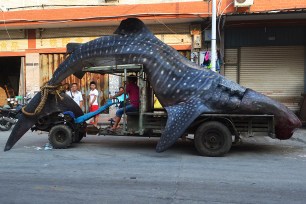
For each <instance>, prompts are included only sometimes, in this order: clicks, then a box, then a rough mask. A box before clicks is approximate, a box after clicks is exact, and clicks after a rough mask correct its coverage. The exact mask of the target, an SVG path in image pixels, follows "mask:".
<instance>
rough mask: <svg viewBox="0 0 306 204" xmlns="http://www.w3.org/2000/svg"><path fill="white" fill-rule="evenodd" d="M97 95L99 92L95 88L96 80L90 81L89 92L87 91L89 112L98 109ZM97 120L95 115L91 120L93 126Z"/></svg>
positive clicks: (97, 117)
mask: <svg viewBox="0 0 306 204" xmlns="http://www.w3.org/2000/svg"><path fill="white" fill-rule="evenodd" d="M98 95H99V92H98V90H97V89H96V82H94V81H92V82H90V92H89V101H88V105H89V111H90V112H94V111H96V110H98V109H99V104H98ZM98 120H99V115H96V116H95V117H94V121H93V124H94V125H95V126H97V125H98Z"/></svg>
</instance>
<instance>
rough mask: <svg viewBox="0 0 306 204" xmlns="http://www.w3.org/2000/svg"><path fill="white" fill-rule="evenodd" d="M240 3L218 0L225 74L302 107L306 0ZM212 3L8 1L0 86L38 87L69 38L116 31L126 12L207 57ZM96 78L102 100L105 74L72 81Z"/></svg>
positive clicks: (190, 53)
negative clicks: (300, 104)
mask: <svg viewBox="0 0 306 204" xmlns="http://www.w3.org/2000/svg"><path fill="white" fill-rule="evenodd" d="M247 1H250V0H247ZM237 2H241V1H237V0H220V1H219V0H217V11H218V19H217V25H218V39H217V41H218V49H219V50H220V53H221V58H222V61H223V62H224V63H223V66H221V74H224V75H225V76H226V77H228V78H230V79H232V80H234V81H236V82H238V83H240V84H241V85H243V86H246V87H250V88H253V89H255V90H257V91H260V92H262V93H264V94H267V95H268V96H271V97H272V98H274V99H276V100H279V101H281V102H283V103H285V104H286V105H287V106H289V107H290V108H291V109H292V110H295V111H296V110H298V108H299V104H298V103H299V102H300V100H301V97H300V94H301V93H302V92H305V89H306V88H305V61H306V54H305V46H306V43H305V42H306V40H305V36H306V35H305V32H306V31H305V27H306V20H305V19H306V18H305V15H306V10H305V8H306V2H305V1H299V0H291V1H289V0H287V1H285V0H282V1H281V3H280V2H278V1H277V2H278V3H275V2H276V1H265V0H256V1H250V2H249V4H250V5H242V7H238V6H237V4H236V3H237ZM247 3H248V2H247ZM211 7H212V5H211V1H209V0H207V1H196V0H185V1H183V0H181V1H178V0H153V1H150V3H148V1H142V0H109V1H108V0H89V1H82V0H80V1H68V0H61V1H57V0H54V1H48V0H40V1H37V0H35V1H34V0H32V1H31V0H30V1H22V2H20V1H17V0H11V1H6V2H2V3H1V5H0V8H1V12H2V15H1V16H3V18H2V20H1V21H2V23H0V76H1V77H0V86H1V87H6V88H3V89H6V92H10V94H14V95H25V94H26V93H29V92H36V91H39V87H40V86H41V85H42V84H43V83H45V82H46V81H48V80H49V79H50V77H51V76H52V74H53V72H54V70H55V69H56V68H57V66H58V65H59V64H60V63H61V62H62V61H63V60H64V59H65V53H66V44H67V43H69V42H78V43H85V42H88V41H90V40H92V39H95V38H97V37H100V36H104V35H110V34H112V33H113V32H114V31H115V29H116V27H117V26H118V25H119V23H120V21H121V20H123V19H125V18H127V17H137V18H140V19H141V20H143V21H144V22H145V24H146V25H148V27H149V29H150V30H151V31H152V32H153V33H154V34H155V35H156V36H157V37H158V38H159V39H160V40H162V41H163V42H165V43H167V44H168V45H170V46H172V47H174V48H175V49H176V50H178V51H179V52H181V53H182V54H183V55H184V56H186V57H187V58H188V59H191V60H193V61H194V62H195V63H198V64H201V63H202V61H201V60H202V59H201V54H203V53H205V52H206V51H209V50H210V36H209V33H210V29H211V28H210V27H211ZM91 80H94V81H97V83H98V88H99V90H102V91H103V93H101V96H102V98H101V100H104V99H105V98H107V97H108V94H109V88H108V87H109V84H108V80H109V77H108V76H107V75H105V76H102V75H98V74H89V73H88V74H86V75H85V76H84V77H83V79H82V80H79V79H77V78H75V77H73V76H71V77H69V78H68V79H66V82H68V83H71V82H77V83H79V84H80V85H81V90H82V92H83V93H87V91H88V84H89V82H90V81H91ZM10 90H11V91H10ZM0 94H1V91H0Z"/></svg>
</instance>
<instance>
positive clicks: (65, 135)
mask: <svg viewBox="0 0 306 204" xmlns="http://www.w3.org/2000/svg"><path fill="white" fill-rule="evenodd" d="M49 142H50V144H51V145H52V147H53V148H54V149H66V148H67V147H69V146H70V145H71V142H72V131H71V129H70V128H69V127H68V126H66V125H56V126H54V127H52V128H51V130H50V132H49Z"/></svg>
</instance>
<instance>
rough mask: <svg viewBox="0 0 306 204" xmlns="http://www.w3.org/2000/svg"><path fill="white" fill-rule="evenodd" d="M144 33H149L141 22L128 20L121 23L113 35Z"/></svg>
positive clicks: (134, 19)
mask: <svg viewBox="0 0 306 204" xmlns="http://www.w3.org/2000/svg"><path fill="white" fill-rule="evenodd" d="M144 32H149V33H150V31H149V30H148V28H147V27H146V26H145V24H144V23H143V22H142V21H141V20H139V19H138V18H128V19H126V20H123V21H121V23H120V26H119V27H118V28H117V30H116V31H115V32H114V34H118V35H128V34H138V33H144Z"/></svg>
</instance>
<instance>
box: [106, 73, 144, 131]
mask: <svg viewBox="0 0 306 204" xmlns="http://www.w3.org/2000/svg"><path fill="white" fill-rule="evenodd" d="M126 93H127V94H128V95H129V99H130V100H129V101H130V104H128V105H126V106H125V112H126V113H127V112H137V111H138V109H139V87H138V86H137V77H136V76H134V75H130V76H128V77H127V85H126ZM122 94H124V90H123V89H121V90H120V91H119V92H118V93H117V94H115V95H114V96H111V97H110V98H112V99H114V98H116V97H118V96H121V95H122ZM123 113H124V107H122V108H120V109H118V110H117V112H116V116H115V118H114V120H115V123H114V125H113V127H112V128H111V130H112V131H114V130H116V128H117V127H118V124H119V122H120V120H121V117H122V115H123Z"/></svg>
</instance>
